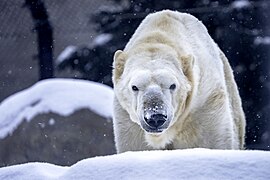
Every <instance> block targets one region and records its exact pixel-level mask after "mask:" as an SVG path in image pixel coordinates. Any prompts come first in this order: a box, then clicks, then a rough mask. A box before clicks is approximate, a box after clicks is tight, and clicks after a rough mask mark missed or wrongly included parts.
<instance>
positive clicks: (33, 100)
mask: <svg viewBox="0 0 270 180" xmlns="http://www.w3.org/2000/svg"><path fill="white" fill-rule="evenodd" d="M112 102H113V90H112V88H110V87H109V86H106V85H103V84H100V83H95V82H90V81H85V80H75V79H49V80H43V81H40V82H38V83H36V84H35V85H34V86H32V87H30V88H28V89H26V90H23V91H21V92H18V93H16V94H14V95H12V96H10V97H8V98H7V99H5V100H4V101H3V102H2V103H1V104H0V114H1V117H0V138H4V137H5V136H7V135H8V134H9V133H12V132H13V131H14V129H15V128H16V127H17V126H18V125H19V124H20V123H21V122H22V121H23V120H27V121H30V120H31V119H32V118H33V117H35V116H36V115H38V114H41V113H47V112H53V113H57V114H59V115H62V116H68V115H70V114H72V113H73V112H74V111H76V110H79V109H82V108H88V109H90V110H92V111H94V112H96V113H97V114H99V115H101V116H103V117H106V118H107V117H112Z"/></svg>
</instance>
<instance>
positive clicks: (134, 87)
mask: <svg viewBox="0 0 270 180" xmlns="http://www.w3.org/2000/svg"><path fill="white" fill-rule="evenodd" d="M131 88H132V90H133V91H139V89H138V88H137V86H132V87H131Z"/></svg>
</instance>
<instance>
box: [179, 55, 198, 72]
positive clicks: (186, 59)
mask: <svg viewBox="0 0 270 180" xmlns="http://www.w3.org/2000/svg"><path fill="white" fill-rule="evenodd" d="M194 60H195V59H194V57H193V56H192V55H185V56H181V62H182V68H183V72H184V74H185V75H186V76H187V77H191V76H192V69H193V66H194Z"/></svg>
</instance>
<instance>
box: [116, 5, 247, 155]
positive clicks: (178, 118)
mask: <svg viewBox="0 0 270 180" xmlns="http://www.w3.org/2000/svg"><path fill="white" fill-rule="evenodd" d="M113 65H114V70H113V82H114V90H115V100H114V134H115V142H116V148H117V151H118V152H124V151H129V150H133V151H135V150H150V149H166V148H168V147H172V148H173V149H183V148H195V147H203V148H215V149H240V148H243V146H244V136H245V117H244V113H243V110H242V106H241V100H240V97H239V93H238V90H237V86H236V84H235V81H234V78H233V74H232V70H231V68H230V66H229V63H228V60H227V59H226V57H225V56H224V54H223V53H222V52H221V50H220V49H219V47H218V46H217V45H216V44H215V43H214V41H213V40H212V38H211V37H210V36H209V34H208V32H207V29H206V28H205V26H204V25H203V24H202V23H201V22H200V21H199V20H198V19H196V18H195V17H193V16H192V15H189V14H185V13H179V12H176V11H169V10H165V11H160V12H157V13H153V14H150V15H148V16H147V17H146V18H145V19H144V20H143V21H142V23H141V24H140V26H139V27H138V28H137V30H136V32H135V33H134V35H133V36H132V38H131V39H130V41H129V42H128V44H127V45H126V47H125V49H124V50H123V51H120V50H118V51H117V52H116V53H115V56H114V64H113ZM172 83H174V84H176V87H177V88H176V90H175V91H172V90H170V89H169V86H170V85H171V84H172ZM132 85H136V86H138V88H139V91H138V92H133V91H132V88H131V87H132ZM151 93H156V94H158V95H159V96H158V97H159V98H160V99H161V100H162V102H164V106H166V108H167V111H168V116H169V118H170V117H171V118H172V120H171V122H170V124H169V127H168V128H167V129H166V130H165V131H163V132H162V133H147V132H146V131H144V130H143V128H142V127H141V123H140V118H141V119H142V117H141V116H142V109H143V106H144V103H145V102H148V101H150V100H149V99H150V97H148V96H146V94H150V95H149V96H151Z"/></svg>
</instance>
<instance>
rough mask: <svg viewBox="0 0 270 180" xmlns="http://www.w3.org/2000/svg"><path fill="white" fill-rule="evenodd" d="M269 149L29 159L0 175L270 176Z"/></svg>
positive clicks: (2, 177)
mask: <svg viewBox="0 0 270 180" xmlns="http://www.w3.org/2000/svg"><path fill="white" fill-rule="evenodd" d="M269 169H270V152H266V151H235V150H207V149H187V150H174V151H145V152H127V153H123V154H119V155H112V156H105V157H95V158H90V159H85V160H82V161H79V162H78V163H76V164H74V165H73V166H71V167H61V166H55V165H51V164H47V163H28V164H22V165H15V166H10V167H5V168H0V179H6V180H9V179H12V180H13V179H65V180H68V179H76V180H80V179H95V180H96V179H252V180H253V179H256V180H260V179H270V171H269Z"/></svg>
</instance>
